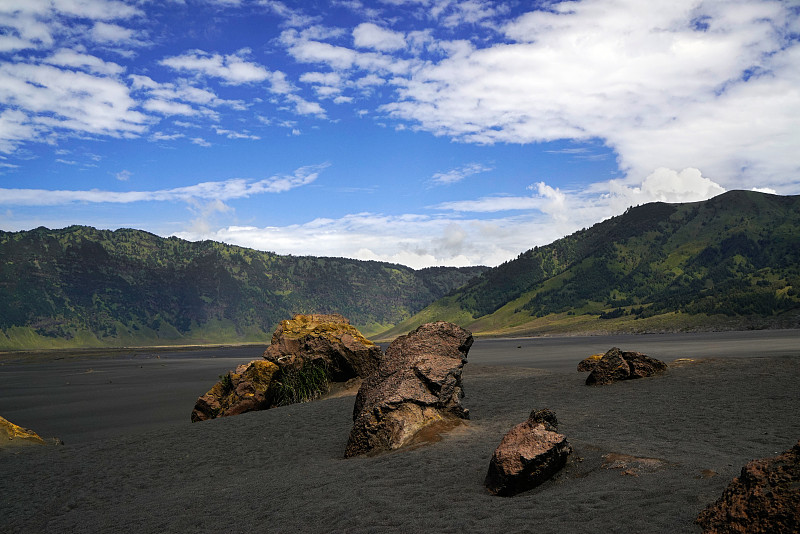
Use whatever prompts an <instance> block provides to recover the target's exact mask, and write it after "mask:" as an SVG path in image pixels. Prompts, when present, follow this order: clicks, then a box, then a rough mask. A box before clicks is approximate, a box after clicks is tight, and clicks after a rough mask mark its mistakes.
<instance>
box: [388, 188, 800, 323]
mask: <svg viewBox="0 0 800 534" xmlns="http://www.w3.org/2000/svg"><path fill="white" fill-rule="evenodd" d="M799 290H800V196H792V197H783V196H775V195H766V194H763V193H756V192H745V191H731V192H728V193H725V194H722V195H720V196H717V197H715V198H712V199H710V200H707V201H704V202H694V203H687V204H665V203H661V202H656V203H651V204H646V205H643V206H638V207H635V208H629V209H628V210H627V211H626V212H625V213H624V214H623V215H620V216H617V217H614V218H612V219H609V220H606V221H604V222H601V223H599V224H596V225H594V226H592V227H591V228H589V229H584V230H581V231H579V232H576V233H574V234H572V235H570V236H567V237H565V238H563V239H559V240H558V241H555V242H554V243H552V244H550V245H547V246H545V247H539V248H533V249H531V250H528V251H527V252H525V253H523V254H520V255H519V257H517V258H516V259H515V260H513V261H509V262H506V263H504V264H502V265H500V266H498V267H496V268H494V269H491V270H489V271H486V272H484V273H483V274H482V275H481V276H479V277H477V278H475V279H473V280H472V281H470V282H469V283H467V285H466V286H465V287H463V288H461V289H459V290H457V291H455V292H453V293H452V294H450V295H447V296H445V297H444V298H442V299H440V300H439V301H437V302H435V303H433V304H431V305H430V306H428V307H427V308H426V309H424V310H422V311H421V312H420V313H418V314H417V315H416V316H414V317H412V318H410V319H409V320H407V321H404V322H403V323H401V324H399V325H397V327H396V328H393V329H392V330H389V331H387V332H385V333H383V334H381V336H380V337H381V338H391V337H394V336H396V335H398V334H401V333H404V332H407V331H408V330H409V329H411V328H413V327H415V326H416V325H417V324H421V323H423V322H426V321H428V320H431V319H442V320H449V321H453V322H455V323H458V324H460V325H462V326H464V327H466V328H468V329H470V330H472V331H473V332H474V333H478V334H481V333H483V334H494V335H536V334H549V333H579V332H580V333H603V332H659V331H676V330H702V329H741V328H768V327H791V326H794V327H797V326H800V295H798V291H799Z"/></svg>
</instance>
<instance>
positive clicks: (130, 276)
mask: <svg viewBox="0 0 800 534" xmlns="http://www.w3.org/2000/svg"><path fill="white" fill-rule="evenodd" d="M483 270H485V268H482V267H475V268H464V269H455V268H444V267H442V268H429V269H422V270H416V271H415V270H413V269H410V268H408V267H404V266H402V265H394V264H388V263H381V262H374V261H357V260H350V259H344V258H317V257H297V256H280V255H277V254H273V253H269V252H260V251H256V250H251V249H246V248H242V247H236V246H231V245H225V244H221V243H216V242H211V241H204V242H197V243H194V242H189V241H184V240H181V239H177V238H167V239H164V238H161V237H158V236H156V235H153V234H149V233H147V232H142V231H138V230H129V229H123V230H117V231H113V232H112V231H104V230H96V229H94V228H90V227H80V226H73V227H69V228H65V229H61V230H49V229H47V228H37V229H35V230H31V231H27V232H14V233H10V232H0V348H14V349H32V348H47V347H65V346H70V347H79V346H119V345H126V346H127V345H152V344H176V343H206V342H217V343H225V342H238V341H253V342H255V341H265V342H268V341H269V338H270V336H271V334H272V332H273V330H274V328H275V327H276V325H277V323H278V322H279V321H281V320H282V319H286V318H289V317H290V316H291V315H292V314H294V313H330V312H336V313H341V314H342V315H344V316H345V317H348V318H349V319H350V320H351V322H352V323H353V324H354V325H356V326H358V327H359V328H360V329H362V331H364V332H365V333H366V334H370V333H373V332H375V331H377V330H382V329H386V328H388V327H390V326H391V325H393V324H396V323H397V322H399V321H402V320H403V319H406V318H408V317H410V316H411V315H413V314H414V313H415V312H417V311H419V310H420V309H422V308H423V307H425V306H426V305H428V304H430V303H431V302H432V301H434V300H435V299H437V298H439V297H441V296H443V295H445V294H447V293H448V292H450V291H452V290H453V289H455V288H457V287H459V286H461V285H463V284H464V283H466V282H467V281H468V280H469V279H470V278H472V277H473V276H475V275H477V274H479V273H480V272H482V271H483Z"/></svg>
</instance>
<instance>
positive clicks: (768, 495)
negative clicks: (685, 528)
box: [696, 441, 800, 534]
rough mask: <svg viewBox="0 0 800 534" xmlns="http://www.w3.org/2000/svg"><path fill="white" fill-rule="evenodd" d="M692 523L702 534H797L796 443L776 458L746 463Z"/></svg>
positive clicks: (799, 472)
mask: <svg viewBox="0 0 800 534" xmlns="http://www.w3.org/2000/svg"><path fill="white" fill-rule="evenodd" d="M696 523H697V524H698V525H700V526H701V527H702V528H703V532H705V533H722V532H747V533H753V534H767V533H770V534H778V533H787V534H788V533H794V532H800V441H798V442H797V444H795V446H794V447H792V448H791V449H789V450H788V451H786V452H784V453H783V454H781V455H780V456H776V457H774V458H763V459H761V460H753V461H751V462H748V463H747V465H745V466H744V467H743V468H742V473H741V474H740V475H739V476H738V477H736V478H734V479H733V481H732V482H731V483H730V484H729V485H728V487H727V488H726V489H725V491H724V492H723V494H722V497H720V499H719V500H718V501H716V502H715V503H713V504H711V505H709V506H708V507H707V508H706V509H705V510H703V511H702V512H700V514H699V515H698V516H697V519H696Z"/></svg>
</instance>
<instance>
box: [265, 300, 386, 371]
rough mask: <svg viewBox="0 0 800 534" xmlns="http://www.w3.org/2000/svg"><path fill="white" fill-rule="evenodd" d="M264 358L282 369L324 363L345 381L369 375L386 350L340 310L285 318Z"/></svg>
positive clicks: (378, 363) (322, 364)
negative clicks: (343, 315)
mask: <svg viewBox="0 0 800 534" xmlns="http://www.w3.org/2000/svg"><path fill="white" fill-rule="evenodd" d="M264 358H265V359H267V360H269V361H271V362H272V363H274V364H276V365H278V366H279V367H280V368H281V369H285V368H287V367H291V368H293V369H295V370H299V369H301V368H302V367H303V366H304V365H307V364H309V363H311V364H314V365H318V366H322V367H324V368H325V369H327V371H328V372H329V373H330V377H331V380H334V381H336V382H345V381H347V380H350V379H351V378H356V377H361V378H365V377H367V376H369V375H370V374H371V373H372V372H373V371H375V370H376V369H377V368H378V365H380V362H381V360H382V359H383V353H382V352H381V349H380V347H379V346H377V345H375V344H374V343H373V342H371V341H370V340H368V339H367V338H365V337H364V336H363V335H362V334H361V332H359V331H358V329H357V328H356V327H354V326H352V325H351V324H350V321H349V320H347V319H346V318H345V317H342V316H341V315H338V314H330V315H321V314H313V315H295V316H294V317H293V318H292V319H291V320H285V321H282V322H281V324H280V326H279V327H278V329H277V330H275V333H273V334H272V343H271V344H270V346H269V347H268V348H267V350H266V352H264Z"/></svg>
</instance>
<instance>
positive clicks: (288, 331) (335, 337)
mask: <svg viewBox="0 0 800 534" xmlns="http://www.w3.org/2000/svg"><path fill="white" fill-rule="evenodd" d="M344 334H349V335H350V336H352V337H353V338H354V339H355V340H356V341H358V342H360V343H363V344H365V345H374V343H373V342H372V341H370V340H368V339H367V338H365V337H364V336H363V334H361V332H359V331H358V329H357V328H356V327H354V326H353V325H351V324H350V321H349V320H348V319H347V318H345V317H343V316H342V315H339V314H338V313H332V314H309V315H303V314H298V315H295V316H294V317H293V318H291V319H285V320H283V321H281V325H280V327H278V329H277V330H276V331H275V333H274V334H273V335H272V342H273V343H276V342H277V341H279V340H280V339H281V337H283V338H286V339H302V338H305V337H316V338H318V337H323V338H326V339H328V340H331V341H336V342H338V343H341V341H342V337H343V336H344Z"/></svg>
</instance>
